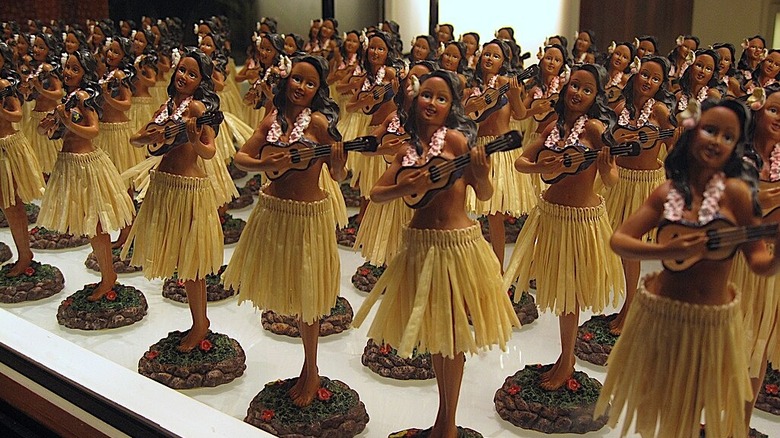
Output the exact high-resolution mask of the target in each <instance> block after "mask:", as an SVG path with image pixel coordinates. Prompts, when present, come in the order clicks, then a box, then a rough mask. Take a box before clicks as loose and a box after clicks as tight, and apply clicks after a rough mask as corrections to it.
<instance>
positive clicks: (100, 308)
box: [57, 283, 149, 330]
mask: <svg viewBox="0 0 780 438" xmlns="http://www.w3.org/2000/svg"><path fill="white" fill-rule="evenodd" d="M97 286H98V285H97V283H93V284H88V285H86V286H84V288H83V289H81V290H79V291H77V292H76V293H74V294H73V295H71V296H69V297H68V298H67V299H65V300H64V301H62V302H61V303H60V307H59V308H58V309H57V322H58V323H59V324H60V325H64V326H65V327H68V328H72V329H80V330H103V329H110V328H117V327H124V326H126V325H130V324H133V323H135V322H137V321H140V320H141V319H143V317H144V315H146V310H147V309H148V308H149V305H148V304H147V303H146V297H144V294H143V293H141V291H140V290H138V289H136V288H134V287H132V286H124V285H121V284H119V283H117V284H115V285H114V288H113V289H112V290H111V291H110V292H109V293H107V294H106V295H105V296H104V297H103V298H101V299H100V300H98V301H95V302H91V301H88V300H87V297H88V296H89V295H91V294H92V292H93V291H94V290H95V288H97Z"/></svg>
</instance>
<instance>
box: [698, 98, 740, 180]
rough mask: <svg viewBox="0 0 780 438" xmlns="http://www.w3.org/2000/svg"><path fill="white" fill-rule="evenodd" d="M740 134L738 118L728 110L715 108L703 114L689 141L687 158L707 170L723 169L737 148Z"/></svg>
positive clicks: (719, 107)
mask: <svg viewBox="0 0 780 438" xmlns="http://www.w3.org/2000/svg"><path fill="white" fill-rule="evenodd" d="M740 132H741V129H740V125H739V118H738V117H737V115H736V113H734V112H733V111H731V110H730V109H728V108H725V107H722V106H716V107H714V108H711V109H709V110H707V111H705V112H703V113H702V115H701V119H700V120H699V124H698V125H697V126H696V131H695V133H694V137H693V140H692V141H691V147H690V149H689V151H688V154H689V158H691V159H693V160H695V161H696V162H698V163H699V164H701V165H702V166H703V167H705V168H708V169H713V170H721V169H723V167H724V166H725V165H726V163H727V162H728V160H729V157H730V156H731V154H732V153H733V152H734V148H735V147H736V146H737V142H738V141H739V136H740Z"/></svg>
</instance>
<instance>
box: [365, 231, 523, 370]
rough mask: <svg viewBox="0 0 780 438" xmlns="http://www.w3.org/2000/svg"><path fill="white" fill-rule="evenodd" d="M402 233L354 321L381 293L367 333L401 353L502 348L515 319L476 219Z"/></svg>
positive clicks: (498, 272) (497, 266)
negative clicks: (401, 244)
mask: <svg viewBox="0 0 780 438" xmlns="http://www.w3.org/2000/svg"><path fill="white" fill-rule="evenodd" d="M403 234H404V248H403V249H402V250H401V252H400V253H398V255H396V256H395V257H394V258H393V260H392V261H391V262H390V263H389V264H388V267H387V270H386V271H385V273H384V274H383V275H382V277H381V278H380V279H379V281H378V282H377V284H376V286H374V289H373V290H372V292H371V294H370V295H369V296H368V298H367V299H366V300H365V302H364V303H363V305H362V306H361V308H360V310H359V311H358V313H357V315H356V316H355V320H354V325H355V326H356V327H358V326H360V324H362V323H363V321H364V320H365V318H366V316H367V315H368V312H369V310H370V309H371V307H372V306H373V305H374V304H375V303H376V301H377V300H378V299H379V298H380V297H381V296H382V295H383V294H384V298H383V299H382V302H381V304H380V305H379V308H378V309H377V313H376V316H375V317H374V321H373V323H372V324H371V328H369V330H368V337H370V338H372V339H375V340H377V341H381V342H386V343H388V344H390V345H392V346H394V347H396V348H398V354H399V355H401V356H404V357H409V356H411V355H412V352H413V349H414V348H418V349H420V350H422V351H428V352H430V353H433V354H442V355H443V356H447V357H454V356H455V355H456V354H458V353H460V352H468V353H472V354H473V353H477V352H478V351H479V350H481V349H486V348H490V347H491V346H492V345H495V344H498V345H499V346H500V347H501V348H502V349H505V348H506V342H507V341H508V340H509V338H510V337H511V334H512V327H513V326H515V327H519V326H520V321H518V319H517V315H516V314H515V312H514V310H513V309H512V303H511V302H510V301H509V297H508V295H507V294H506V289H502V288H501V268H500V266H499V264H498V259H496V256H495V255H494V254H493V251H492V250H491V249H490V246H489V244H488V243H487V241H485V239H484V238H483V237H482V233H481V231H480V227H479V225H478V224H474V225H472V226H470V227H468V228H463V229H459V230H430V229H415V228H405V229H404V233H403ZM469 316H470V317H471V320H472V322H473V332H472V329H471V326H470V325H469Z"/></svg>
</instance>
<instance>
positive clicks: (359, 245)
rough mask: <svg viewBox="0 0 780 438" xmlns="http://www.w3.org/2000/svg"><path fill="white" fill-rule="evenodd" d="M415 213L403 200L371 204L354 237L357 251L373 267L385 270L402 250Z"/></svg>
mask: <svg viewBox="0 0 780 438" xmlns="http://www.w3.org/2000/svg"><path fill="white" fill-rule="evenodd" d="M413 215H414V210H412V209H411V208H409V207H407V206H406V204H404V200H403V198H397V199H394V200H392V201H390V202H384V203H381V204H380V203H376V202H369V203H368V207H367V208H366V213H365V214H364V215H363V221H362V222H361V223H360V228H359V229H358V233H357V236H356V237H355V250H358V249H359V250H360V254H361V255H362V256H363V257H364V258H365V259H366V260H367V261H369V262H370V263H371V264H373V265H375V266H382V265H383V264H385V263H386V262H388V261H389V260H392V259H393V257H394V256H395V255H396V254H398V252H399V251H400V250H401V245H402V236H403V232H402V231H403V229H404V227H406V225H408V224H409V221H410V220H412V216H413Z"/></svg>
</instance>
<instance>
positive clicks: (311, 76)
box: [286, 62, 320, 107]
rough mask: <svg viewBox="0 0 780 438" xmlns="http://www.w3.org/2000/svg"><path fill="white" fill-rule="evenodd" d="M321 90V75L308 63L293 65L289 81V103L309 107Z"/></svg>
mask: <svg viewBox="0 0 780 438" xmlns="http://www.w3.org/2000/svg"><path fill="white" fill-rule="evenodd" d="M319 88H320V75H319V73H317V69H316V68H314V66H313V65H311V64H309V63H308V62H298V63H296V64H295V65H293V68H292V71H291V72H290V79H289V80H288V81H287V94H286V96H287V101H288V102H290V104H292V105H295V106H300V107H309V106H310V105H311V102H312V100H314V96H315V95H316V94H317V90H319Z"/></svg>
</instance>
